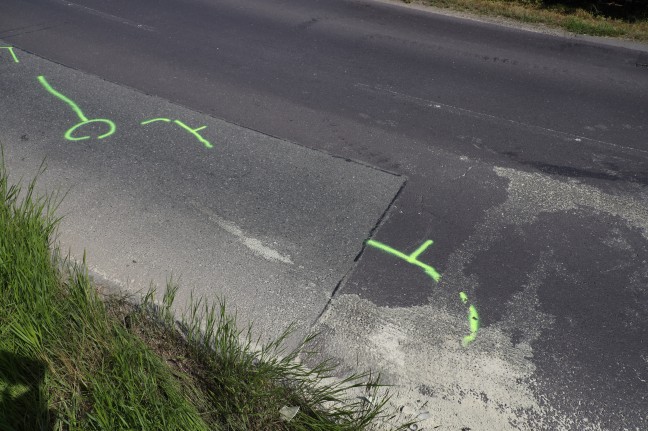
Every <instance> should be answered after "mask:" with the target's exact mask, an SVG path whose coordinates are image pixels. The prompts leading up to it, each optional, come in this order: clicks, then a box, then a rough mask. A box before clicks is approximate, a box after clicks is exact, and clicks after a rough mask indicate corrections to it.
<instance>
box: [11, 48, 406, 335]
mask: <svg viewBox="0 0 648 431" xmlns="http://www.w3.org/2000/svg"><path fill="white" fill-rule="evenodd" d="M0 46H7V45H6V44H3V43H2V42H0ZM2 51H3V52H0V76H1V77H2V79H0V94H1V95H2V97H1V98H0V140H1V141H2V144H3V145H4V151H5V157H6V165H7V167H8V170H9V172H10V174H11V175H12V177H13V179H14V180H17V179H19V178H21V177H22V178H25V179H29V178H31V177H32V176H33V175H34V174H35V173H36V172H37V170H38V167H39V165H40V164H41V162H42V161H43V160H46V163H47V170H46V172H45V173H44V174H43V175H42V177H41V179H40V181H39V184H40V186H41V190H43V191H45V190H49V191H52V190H62V191H67V190H69V193H68V194H67V196H66V197H65V200H64V201H63V205H62V206H61V208H60V211H59V214H60V215H64V219H63V221H62V224H61V227H60V241H61V245H62V248H63V249H64V250H68V249H69V250H70V251H71V253H72V255H73V256H75V257H77V258H79V257H81V256H82V254H83V252H84V250H86V251H87V256H88V263H89V267H90V269H91V270H92V271H93V272H94V273H95V274H97V275H99V276H101V277H102V278H104V279H105V280H108V281H110V282H112V283H113V284H116V285H118V286H120V287H122V288H125V289H128V290H130V291H136V290H141V289H146V288H148V287H149V285H150V283H151V282H153V283H155V284H157V285H159V286H163V285H164V284H165V282H166V280H167V279H168V278H169V277H171V276H172V275H173V276H174V277H175V278H176V279H178V280H179V282H180V291H179V294H178V302H177V305H178V306H183V305H186V303H187V301H188V299H189V295H190V292H191V291H193V292H194V295H196V296H205V297H207V298H209V299H212V300H213V299H215V298H216V297H217V296H220V295H223V296H224V298H226V300H227V301H228V302H229V303H232V304H234V305H235V306H236V307H237V309H238V312H239V315H240V316H241V317H242V318H243V319H245V320H248V319H249V320H253V321H255V323H256V326H257V328H259V329H263V332H264V334H265V335H267V336H276V335H277V334H279V333H280V332H281V331H282V330H283V329H284V328H285V327H286V326H287V325H288V324H289V323H291V322H296V323H297V324H298V328H299V329H298V332H299V333H300V334H303V333H305V331H307V330H308V328H310V327H311V325H312V323H313V322H314V321H315V320H316V318H317V316H319V314H320V313H321V312H322V311H323V310H324V308H325V306H326V304H327V303H328V301H329V299H330V297H331V295H332V294H333V292H334V289H335V288H336V286H337V285H338V283H339V282H340V280H341V279H343V277H344V276H345V275H346V274H347V273H348V272H349V270H350V269H351V268H352V267H353V265H354V259H355V257H356V256H357V255H358V253H359V252H360V251H361V249H362V246H363V241H364V240H365V239H366V238H367V237H368V236H369V234H370V232H371V231H372V229H373V228H374V227H375V226H376V224H377V222H378V221H379V219H380V218H381V217H382V215H383V214H384V213H385V211H386V210H387V208H388V206H389V205H390V203H391V202H392V200H393V199H394V197H395V195H396V194H397V193H398V191H399V189H400V188H401V187H402V185H403V183H404V179H403V178H402V177H399V176H396V175H392V174H390V173H386V172H383V171H380V170H377V169H374V168H371V167H368V166H364V165H361V164H358V163H355V162H352V161H348V160H344V159H341V158H335V157H332V156H329V155H327V154H324V153H321V152H317V151H314V150H310V149H307V148H304V147H301V146H299V145H296V144H293V143H290V142H286V141H283V140H280V139H275V138H272V137H270V136H267V135H263V134H261V133H258V132H255V131H252V130H249V129H245V128H243V127H239V126H236V125H233V124H230V123H227V122H224V121H221V120H218V119H216V118H212V117H209V116H207V115H203V114H200V113H197V112H194V111H190V110H188V109H185V108H183V107H181V106H178V105H174V104H172V103H169V102H167V101H165V100H162V99H159V98H156V97H152V96H148V95H145V94H142V93H140V92H138V91H134V90H131V89H128V88H125V87H123V86H119V85H115V84H112V83H110V82H106V81H104V80H101V79H99V78H97V77H95V76H91V75H88V74H85V73H81V72H79V71H75V70H71V69H69V68H66V67H63V66H60V65H57V64H54V63H52V62H49V61H46V60H43V59H41V58H38V57H36V56H33V55H30V54H27V53H25V52H22V51H19V50H15V51H14V52H15V54H16V56H17V59H18V60H19V62H18V63H17V62H15V61H14V60H13V59H12V57H11V56H10V55H8V54H9V52H8V50H2ZM39 76H42V77H44V78H41V81H39V79H38V77H39ZM45 83H47V84H49V86H50V87H51V90H53V91H48V90H47V89H46V84H45ZM196 91H200V89H196ZM56 93H58V94H59V96H57V95H56ZM61 96H64V97H65V98H67V101H66V100H65V99H64V98H63V97H61ZM70 102H72V103H70ZM74 106H76V107H77V108H78V109H77V111H78V112H75V109H74ZM84 118H85V119H86V120H91V119H96V118H102V119H108V120H110V121H112V122H113V123H114V126H115V131H114V133H113V134H111V135H110V136H106V137H104V138H102V139H97V138H95V137H98V136H100V135H103V134H106V133H109V132H110V124H109V123H105V122H103V123H102V122H94V123H89V124H85V125H82V126H79V127H78V128H77V129H76V130H73V131H72V132H71V133H70V134H69V136H68V137H69V138H73V139H78V138H81V137H84V136H90V138H88V139H84V140H77V141H72V140H69V139H66V137H65V135H66V132H68V131H69V130H70V128H72V127H74V126H75V125H77V124H79V123H80V122H83V119H84ZM156 119H157V121H151V120H156ZM176 120H177V121H176ZM142 123H145V124H142ZM201 127H204V128H203V129H200V130H197V129H198V128H201ZM189 129H193V130H194V131H195V132H190V131H189ZM198 136H201V137H202V139H204V141H202V142H201V141H200V139H199V137H198ZM208 146H212V148H208ZM245 320H244V321H245Z"/></svg>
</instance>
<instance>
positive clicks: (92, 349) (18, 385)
mask: <svg viewBox="0 0 648 431" xmlns="http://www.w3.org/2000/svg"><path fill="white" fill-rule="evenodd" d="M34 190H35V181H32V182H31V183H30V184H29V185H28V186H27V188H26V189H22V190H21V188H20V187H18V186H16V185H10V184H9V182H8V177H7V173H6V171H5V169H4V163H0V430H2V431H9V430H16V431H19V430H30V431H32V430H56V431H59V430H60V431H62V430H84V431H87V430H110V431H113V430H134V429H137V430H156V431H159V430H165V431H166V430H190V431H200V430H269V431H273V430H365V429H367V430H368V429H378V427H381V428H380V429H383V428H382V427H384V426H385V424H384V422H383V421H384V420H386V419H388V418H386V416H385V414H384V413H383V412H384V409H385V405H386V403H387V400H388V394H387V392H386V391H385V390H384V389H382V388H381V386H380V384H379V382H378V379H377V378H374V377H372V376H371V375H368V374H361V375H353V376H351V377H349V378H347V379H344V380H333V379H332V378H331V376H332V375H333V372H334V369H333V368H332V367H331V366H329V364H327V363H322V364H320V365H318V366H316V367H315V368H307V367H305V366H303V365H301V364H300V362H299V361H297V357H298V355H304V354H307V352H305V351H306V348H307V346H308V345H309V341H311V340H310V339H309V340H306V341H305V342H304V343H303V344H302V345H300V346H299V347H298V348H297V349H294V350H290V351H286V350H285V349H284V348H283V347H282V346H283V344H284V340H285V338H286V337H287V335H288V332H286V333H285V334H284V335H283V336H282V337H279V338H278V339H277V340H275V341H273V342H270V343H266V344H260V343H259V342H258V341H259V340H258V339H255V338H254V337H253V336H252V331H251V329H250V328H249V327H248V328H246V329H244V330H241V329H239V325H238V324H237V322H236V318H235V316H232V315H230V314H229V313H228V312H227V311H226V307H225V304H224V303H223V302H220V303H218V304H215V305H210V304H208V303H206V302H203V301H192V305H191V306H190V307H189V309H188V311H187V313H186V314H185V315H184V316H183V317H182V318H181V319H180V320H179V321H178V320H176V317H175V316H174V315H173V313H172V312H171V305H172V303H173V300H174V296H175V292H176V290H177V287H175V286H174V285H172V284H170V285H169V286H168V287H167V290H166V292H165V293H164V295H163V296H162V298H161V301H160V303H159V304H158V303H156V302H155V292H154V290H151V291H149V292H148V294H147V295H146V296H145V297H144V298H143V301H142V302H139V303H133V302H130V301H129V300H128V298H125V297H108V298H104V297H102V296H101V295H100V294H99V293H98V292H97V289H96V288H95V287H94V286H93V284H92V283H91V280H90V278H89V276H88V274H87V270H86V267H85V259H84V262H83V263H81V264H73V263H70V262H69V261H68V260H67V259H61V258H60V257H59V255H58V253H56V252H52V250H55V244H54V243H53V235H54V232H55V229H56V225H57V223H58V219H57V218H56V217H55V210H56V207H57V203H58V200H57V199H56V197H51V196H50V197H37V196H36V195H35V192H34ZM178 328H180V329H181V330H178ZM358 395H363V396H362V397H358ZM368 400H370V401H368ZM286 407H290V408H291V409H292V411H293V412H294V411H295V410H297V408H298V412H297V414H296V415H295V416H294V417H293V418H292V419H291V420H289V421H287V420H284V419H282V415H281V414H280V411H281V409H282V408H286ZM291 409H288V410H291ZM284 410H285V409H284ZM408 425H409V424H404V425H402V426H400V427H397V428H398V429H404V428H405V427H406V426H408Z"/></svg>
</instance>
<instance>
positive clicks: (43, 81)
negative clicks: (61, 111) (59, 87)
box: [38, 75, 117, 141]
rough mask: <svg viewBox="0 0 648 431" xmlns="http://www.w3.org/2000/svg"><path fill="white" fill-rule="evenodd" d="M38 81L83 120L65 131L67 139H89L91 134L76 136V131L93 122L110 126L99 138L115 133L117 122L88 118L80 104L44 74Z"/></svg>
mask: <svg viewBox="0 0 648 431" xmlns="http://www.w3.org/2000/svg"><path fill="white" fill-rule="evenodd" d="M38 82H40V83H41V85H42V86H43V87H44V88H45V90H47V91H48V92H49V93H50V94H51V95H52V96H54V97H56V98H57V99H59V100H61V101H62V102H64V103H66V104H67V105H68V106H69V107H70V108H72V111H74V113H75V114H76V115H77V117H79V120H81V122H80V123H77V124H75V125H74V126H72V127H70V128H69V129H68V131H67V132H65V139H67V140H69V141H83V140H84V139H89V138H90V136H74V132H75V131H76V130H77V129H78V128H79V127H82V126H85V125H87V124H92V123H104V124H106V125H107V126H108V131H107V132H106V133H104V134H103V135H99V136H97V139H103V138H107V137H108V136H110V135H112V134H113V133H115V130H116V129H117V126H115V123H113V122H112V121H111V120H108V119H106V118H92V119H88V117H86V116H85V114H84V113H83V111H82V110H81V108H79V105H77V104H76V103H74V102H73V101H72V100H70V99H68V98H67V97H66V96H65V95H64V94H62V93H59V92H58V91H56V90H55V89H54V88H52V86H51V85H50V84H49V82H47V79H45V77H44V76H42V75H41V76H39V77H38Z"/></svg>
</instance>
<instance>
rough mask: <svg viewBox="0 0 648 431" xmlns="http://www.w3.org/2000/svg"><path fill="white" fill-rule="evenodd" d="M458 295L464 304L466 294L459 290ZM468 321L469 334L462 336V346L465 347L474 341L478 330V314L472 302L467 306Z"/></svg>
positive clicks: (466, 298)
mask: <svg viewBox="0 0 648 431" xmlns="http://www.w3.org/2000/svg"><path fill="white" fill-rule="evenodd" d="M459 297H460V298H461V302H463V303H464V304H467V303H468V296H466V294H465V293H464V292H459ZM468 322H469V323H470V335H466V336H465V337H464V338H463V341H462V344H463V345H464V347H467V346H468V345H469V344H470V343H472V342H473V341H475V338H477V332H478V331H479V314H478V313H477V309H476V308H475V306H474V305H472V304H470V307H468Z"/></svg>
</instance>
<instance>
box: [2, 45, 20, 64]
mask: <svg viewBox="0 0 648 431" xmlns="http://www.w3.org/2000/svg"><path fill="white" fill-rule="evenodd" d="M0 49H6V50H7V51H9V52H10V53H11V57H12V58H13V61H14V63H20V60H18V57H17V56H16V53H15V52H14V49H13V46H0Z"/></svg>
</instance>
